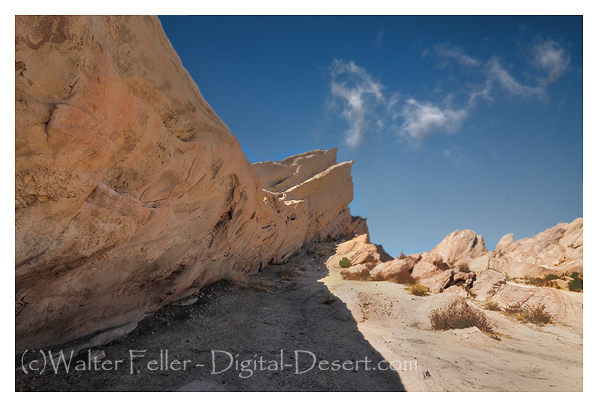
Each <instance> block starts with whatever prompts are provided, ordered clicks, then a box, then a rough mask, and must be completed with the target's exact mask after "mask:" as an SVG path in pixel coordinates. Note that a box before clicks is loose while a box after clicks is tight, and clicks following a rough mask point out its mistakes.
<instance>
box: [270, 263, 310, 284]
mask: <svg viewBox="0 0 599 408" xmlns="http://www.w3.org/2000/svg"><path fill="white" fill-rule="evenodd" d="M304 270H305V269H304ZM277 276H278V277H279V278H280V279H282V280H285V281H287V282H289V281H292V280H293V279H294V278H297V277H298V276H301V272H299V271H298V270H297V269H295V267H293V266H287V267H286V268H285V269H280V270H279V271H278V272H277Z"/></svg>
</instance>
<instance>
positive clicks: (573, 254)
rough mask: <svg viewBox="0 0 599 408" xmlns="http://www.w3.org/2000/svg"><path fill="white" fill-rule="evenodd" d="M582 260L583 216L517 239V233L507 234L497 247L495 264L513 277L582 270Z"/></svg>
mask: <svg viewBox="0 0 599 408" xmlns="http://www.w3.org/2000/svg"><path fill="white" fill-rule="evenodd" d="M582 259H583V219H582V218H578V219H576V220H574V221H572V222H571V223H570V224H568V223H564V222H562V223H559V224H557V225H556V226H555V227H552V228H549V229H548V230H546V231H543V232H541V233H540V234H537V235H535V236H534V237H532V238H523V239H520V240H518V241H516V242H514V236H513V234H508V235H506V236H504V237H503V238H502V239H501V240H500V241H499V243H498V244H497V246H496V247H495V253H494V256H493V259H492V261H491V267H492V268H493V269H496V270H501V271H503V272H506V273H508V274H509V275H510V276H512V277H522V276H525V275H526V274H528V275H531V276H544V275H546V274H548V273H555V274H557V275H560V274H562V273H564V272H566V271H568V272H579V273H582V272H583V264H582Z"/></svg>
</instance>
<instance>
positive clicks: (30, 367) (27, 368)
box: [21, 350, 48, 374]
mask: <svg viewBox="0 0 599 408" xmlns="http://www.w3.org/2000/svg"><path fill="white" fill-rule="evenodd" d="M29 351H31V352H32V353H35V350H25V351H24V352H23V354H22V355H21V368H22V369H23V372H24V373H25V374H29V372H34V373H35V372H38V374H42V373H43V372H44V371H45V370H46V365H47V364H48V360H47V359H46V354H45V353H44V350H40V351H39V354H40V355H41V359H36V360H31V361H30V362H28V363H26V362H25V356H26V355H27V353H28V352H29Z"/></svg>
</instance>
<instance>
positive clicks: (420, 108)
mask: <svg viewBox="0 0 599 408" xmlns="http://www.w3.org/2000/svg"><path fill="white" fill-rule="evenodd" d="M401 116H402V117H403V119H404V123H403V125H402V126H401V128H400V134H401V136H402V137H409V138H410V139H411V140H412V141H413V142H414V143H416V144H420V143H422V141H423V140H424V139H425V138H426V137H428V136H429V135H431V134H432V133H435V132H440V131H442V132H455V131H456V130H458V129H459V128H460V126H461V124H462V122H463V121H464V119H465V118H466V116H467V111H466V110H465V109H459V110H454V109H451V108H444V109H442V108H440V107H438V106H435V105H433V104H431V103H430V102H426V101H425V102H418V101H417V100H415V99H408V101H407V102H406V104H405V105H404V107H403V110H402V113H401Z"/></svg>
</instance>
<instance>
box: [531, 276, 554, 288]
mask: <svg viewBox="0 0 599 408" xmlns="http://www.w3.org/2000/svg"><path fill="white" fill-rule="evenodd" d="M553 276H555V279H557V278H558V277H557V276H556V275H553ZM524 283H525V284H527V285H531V286H549V287H551V288H555V287H557V282H554V281H553V279H546V277H545V278H536V277H534V276H529V275H526V276H525V277H524Z"/></svg>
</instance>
